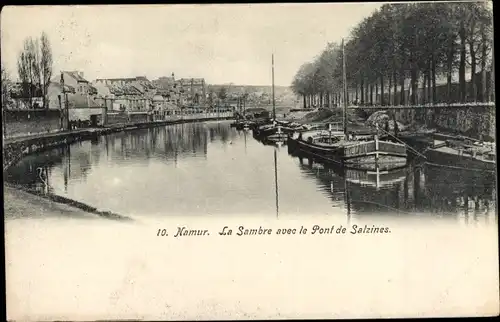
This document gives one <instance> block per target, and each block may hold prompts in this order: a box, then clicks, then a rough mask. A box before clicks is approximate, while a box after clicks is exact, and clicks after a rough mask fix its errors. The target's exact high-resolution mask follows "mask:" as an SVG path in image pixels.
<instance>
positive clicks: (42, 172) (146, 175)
mask: <svg viewBox="0 0 500 322" xmlns="http://www.w3.org/2000/svg"><path fill="white" fill-rule="evenodd" d="M229 124H230V122H211V123H192V124H178V125H173V126H166V127H159V128H152V129H144V130H136V131H132V132H122V133H116V134H111V135H107V136H103V137H100V138H98V139H95V140H93V141H87V142H80V143H76V144H73V145H71V146H65V147H59V148H55V149H52V150H50V151H47V152H44V153H40V154H38V155H33V156H28V157H26V158H24V159H23V160H22V161H20V162H19V163H18V164H17V165H15V166H13V167H11V168H10V169H9V171H8V172H7V177H6V180H7V181H9V182H12V183H17V184H21V185H26V186H29V187H31V188H34V189H37V190H39V191H41V192H44V193H56V194H61V195H64V196H66V197H69V198H72V199H75V200H78V201H81V202H85V203H88V204H91V205H93V206H96V207H98V208H100V209H104V210H110V211H113V212H117V213H120V214H123V215H130V214H141V215H162V216H165V215H169V214H172V215H174V214H186V215H189V214H195V215H203V216H207V215H215V214H218V215H225V216H229V215H233V216H234V215H238V214H242V213H244V214H247V215H257V214H267V215H269V214H274V213H275V214H276V216H280V217H281V216H285V215H287V214H291V213H293V214H299V215H302V216H307V215H308V214H309V213H315V214H317V213H323V214H326V215H335V216H342V217H345V216H347V219H350V218H351V217H352V216H356V217H363V216H372V215H374V214H375V215H383V216H388V215H390V216H415V215H417V214H418V215H421V214H427V215H432V216H448V217H458V218H461V219H463V220H464V221H468V220H471V221H474V220H478V218H480V217H485V215H487V216H486V217H487V218H488V215H493V216H495V215H496V214H495V212H496V211H495V196H496V185H495V177H494V176H493V175H491V174H483V173H477V172H467V171H457V170H454V169H453V170H452V169H448V168H436V167H432V166H429V165H425V164H424V165H418V166H411V167H408V168H406V169H400V170H397V171H392V172H389V173H385V172H379V173H378V174H377V173H365V172H359V171H356V170H344V169H341V168H338V167H331V166H330V167H326V166H323V165H321V164H318V163H315V162H314V161H313V160H312V159H308V158H306V157H302V156H300V155H299V156H292V155H289V154H288V153H287V151H286V150H287V149H286V148H279V147H276V146H275V147H271V146H265V145H263V144H261V143H260V142H258V141H256V140H255V139H253V138H252V137H251V133H249V132H247V131H237V130H236V129H234V128H230V126H229Z"/></svg>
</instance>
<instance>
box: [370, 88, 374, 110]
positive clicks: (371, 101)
mask: <svg viewBox="0 0 500 322" xmlns="http://www.w3.org/2000/svg"><path fill="white" fill-rule="evenodd" d="M370 106H373V84H370Z"/></svg>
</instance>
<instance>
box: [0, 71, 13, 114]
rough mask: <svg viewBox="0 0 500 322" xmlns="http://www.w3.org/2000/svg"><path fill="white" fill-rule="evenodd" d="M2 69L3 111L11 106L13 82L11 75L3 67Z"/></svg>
mask: <svg viewBox="0 0 500 322" xmlns="http://www.w3.org/2000/svg"><path fill="white" fill-rule="evenodd" d="M1 69H2V110H4V109H7V107H8V106H10V104H11V98H10V92H11V89H12V82H11V80H10V77H9V74H8V73H7V71H6V70H5V68H4V67H3V66H1Z"/></svg>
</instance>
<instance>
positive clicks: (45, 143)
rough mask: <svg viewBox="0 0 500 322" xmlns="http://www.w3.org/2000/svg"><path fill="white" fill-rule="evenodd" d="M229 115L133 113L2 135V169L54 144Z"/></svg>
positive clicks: (225, 117) (225, 118)
mask: <svg viewBox="0 0 500 322" xmlns="http://www.w3.org/2000/svg"><path fill="white" fill-rule="evenodd" d="M233 118H234V116H233V113H232V112H227V113H203V114H192V115H180V116H169V117H166V118H165V119H163V120H157V121H148V120H149V118H142V117H139V116H137V117H134V118H133V119H134V120H136V121H137V120H138V122H131V121H130V118H128V119H127V122H123V123H114V124H109V125H108V126H105V127H98V128H82V129H74V130H71V131H59V132H52V133H49V132H44V133H38V134H36V135H29V136H23V137H7V138H4V146H3V155H4V159H3V170H4V171H5V170H7V169H8V168H9V167H10V166H11V165H12V164H14V163H16V162H18V161H19V160H20V159H21V158H23V157H25V156H27V155H29V154H33V153H37V152H40V151H43V150H46V149H49V148H52V147H55V146H60V145H65V144H71V143H74V142H77V141H84V140H90V139H92V138H95V137H98V136H100V135H106V134H109V133H114V132H121V131H129V130H135V129H140V128H149V127H156V126H165V125H170V124H179V123H190V122H204V121H215V120H230V119H233Z"/></svg>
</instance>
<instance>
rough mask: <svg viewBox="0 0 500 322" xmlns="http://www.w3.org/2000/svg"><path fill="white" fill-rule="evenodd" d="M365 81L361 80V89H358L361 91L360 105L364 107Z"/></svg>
mask: <svg viewBox="0 0 500 322" xmlns="http://www.w3.org/2000/svg"><path fill="white" fill-rule="evenodd" d="M364 86H365V81H364V79H363V78H361V88H360V91H361V105H365V88H364Z"/></svg>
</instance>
